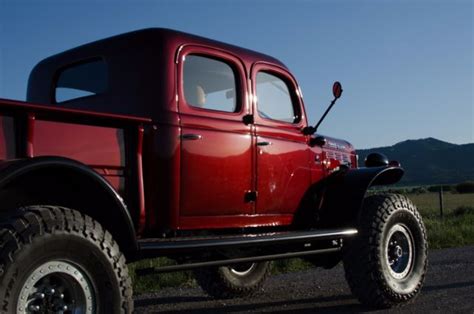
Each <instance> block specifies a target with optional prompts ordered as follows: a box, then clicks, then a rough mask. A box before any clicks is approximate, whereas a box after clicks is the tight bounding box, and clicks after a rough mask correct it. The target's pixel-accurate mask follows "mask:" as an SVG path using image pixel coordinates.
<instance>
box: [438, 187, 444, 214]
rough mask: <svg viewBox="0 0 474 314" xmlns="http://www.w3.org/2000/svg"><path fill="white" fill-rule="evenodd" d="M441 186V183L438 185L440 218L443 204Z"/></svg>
mask: <svg viewBox="0 0 474 314" xmlns="http://www.w3.org/2000/svg"><path fill="white" fill-rule="evenodd" d="M443 203H444V202H443V186H442V185H441V186H440V187H439V213H440V216H441V218H443V209H444V208H443V207H444V204H443Z"/></svg>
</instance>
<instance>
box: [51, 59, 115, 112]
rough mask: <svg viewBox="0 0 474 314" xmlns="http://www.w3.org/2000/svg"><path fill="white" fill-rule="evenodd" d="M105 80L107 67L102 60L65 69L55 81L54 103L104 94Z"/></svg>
mask: <svg viewBox="0 0 474 314" xmlns="http://www.w3.org/2000/svg"><path fill="white" fill-rule="evenodd" d="M107 79H108V77H107V66H106V64H105V62H104V61H103V60H102V59H94V60H91V61H88V62H83V63H80V64H76V65H73V66H70V67H67V68H65V69H64V70H62V71H61V72H60V73H59V75H58V79H57V81H56V86H55V100H56V103H62V102H66V101H70V100H74V99H77V98H81V97H87V96H93V95H96V94H100V93H104V92H105V91H106V90H107V85H108V82H107Z"/></svg>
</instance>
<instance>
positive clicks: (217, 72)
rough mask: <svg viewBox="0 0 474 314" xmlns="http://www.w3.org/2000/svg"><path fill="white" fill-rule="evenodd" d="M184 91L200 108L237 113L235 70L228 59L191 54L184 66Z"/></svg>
mask: <svg viewBox="0 0 474 314" xmlns="http://www.w3.org/2000/svg"><path fill="white" fill-rule="evenodd" d="M183 90H184V97H185V98H186V102H187V103H188V104H189V105H191V106H193V107H198V108H204V109H209V110H218V111H225V112H236V111H238V109H239V108H237V93H236V91H237V84H236V79H235V73H234V71H233V70H232V68H231V67H230V66H229V65H228V64H227V63H225V62H223V61H220V60H216V59H211V58H207V57H202V56H198V55H188V56H186V59H185V61H184V67H183Z"/></svg>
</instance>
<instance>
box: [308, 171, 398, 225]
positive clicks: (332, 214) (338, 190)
mask: <svg viewBox="0 0 474 314" xmlns="http://www.w3.org/2000/svg"><path fill="white" fill-rule="evenodd" d="M403 174H404V170H403V169H402V168H400V167H370V168H358V169H347V170H341V171H338V172H335V173H333V174H331V175H330V176H328V177H327V178H326V179H324V180H323V181H321V182H320V183H317V184H316V185H315V186H314V187H313V191H312V194H313V195H315V192H316V195H317V196H316V198H317V203H316V209H317V219H318V224H319V225H323V226H354V225H355V223H356V221H357V217H358V214H359V213H360V211H361V209H362V206H363V204H364V198H365V195H366V193H367V190H368V189H369V188H370V187H371V186H375V185H388V184H394V183H396V182H398V181H400V179H401V178H402V176H403ZM313 211H314V207H313Z"/></svg>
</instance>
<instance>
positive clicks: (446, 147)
mask: <svg viewBox="0 0 474 314" xmlns="http://www.w3.org/2000/svg"><path fill="white" fill-rule="evenodd" d="M372 152H379V153H382V154H385V155H386V156H387V157H388V158H389V159H390V160H397V161H399V162H400V163H401V165H402V167H403V168H404V169H405V175H404V176H403V178H402V180H401V181H400V183H399V184H400V185H431V184H454V183H459V182H463V181H467V180H474V143H467V144H453V143H449V142H445V141H442V140H438V139H436V138H433V137H428V138H422V139H409V140H405V141H401V142H398V143H396V144H394V145H392V146H384V147H375V148H369V149H360V150H357V153H358V154H359V160H360V163H361V166H362V165H363V162H364V160H365V158H366V157H367V155H368V154H370V153H372Z"/></svg>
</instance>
